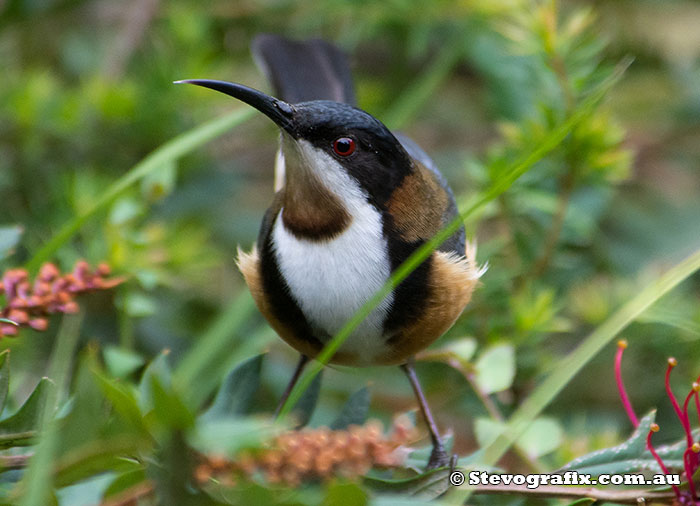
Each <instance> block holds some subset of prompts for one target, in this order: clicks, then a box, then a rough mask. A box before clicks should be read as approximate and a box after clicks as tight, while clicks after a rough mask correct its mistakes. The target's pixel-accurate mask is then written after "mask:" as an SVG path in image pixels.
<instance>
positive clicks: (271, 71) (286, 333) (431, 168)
mask: <svg viewBox="0 0 700 506" xmlns="http://www.w3.org/2000/svg"><path fill="white" fill-rule="evenodd" d="M253 55H254V57H255V58H256V60H257V62H258V63H259V64H260V65H261V66H262V68H263V70H264V71H265V72H266V74H267V75H268V78H269V79H270V81H271V83H272V86H273V88H274V90H275V94H276V95H277V96H278V97H279V98H275V97H272V96H270V95H267V94H265V93H262V92H260V91H258V90H255V89H253V88H249V87H247V86H243V85H241V84H235V83H229V82H224V81H214V80H205V79H193V80H186V81H179V82H186V83H191V84H196V85H199V86H204V87H206V88H211V89H213V90H216V91H220V92H222V93H225V94H227V95H230V96H232V97H234V98H237V99H239V100H241V101H243V102H245V103H247V104H249V105H250V106H252V107H254V108H256V109H257V110H258V111H260V112H262V113H263V114H265V115H266V116H267V117H268V118H270V119H271V120H272V121H274V122H275V124H276V125H277V126H278V127H279V129H280V131H281V147H280V151H279V153H278V157H277V163H276V167H275V172H276V188H275V189H276V193H275V196H274V199H273V202H272V205H271V206H270V207H269V209H268V210H267V212H266V213H265V216H264V218H263V221H262V225H261V227H260V233H259V235H258V240H257V244H256V246H254V247H253V249H252V251H251V252H249V253H243V252H241V251H239V256H238V265H239V267H240V269H241V272H242V273H243V276H244V278H245V281H246V283H247V284H248V287H249V288H250V291H251V293H252V295H253V298H254V300H255V303H256V304H257V306H258V309H259V310H260V312H261V313H262V314H263V315H264V316H265V318H266V319H267V321H268V322H269V323H270V325H271V326H272V327H273V328H274V329H275V331H276V332H277V333H278V334H279V335H280V337H281V338H282V339H284V340H285V341H286V342H287V343H288V344H290V345H291V346H292V347H294V348H295V349H296V350H297V351H299V352H300V353H301V358H300V360H299V363H298V366H297V368H296V371H295V372H294V375H293V377H292V379H291V381H290V383H289V386H288V387H287V389H286V391H285V393H284V394H283V397H282V400H281V401H280V405H279V406H280V407H281V406H282V404H283V403H284V401H285V400H286V398H287V396H288V395H289V393H290V392H291V389H292V388H293V386H294V384H295V383H296V381H297V380H298V378H299V376H300V374H301V372H302V370H303V368H304V366H305V365H306V364H307V363H308V361H309V359H310V358H313V357H315V356H316V355H317V354H318V353H319V352H320V350H321V349H322V348H323V346H324V345H325V344H326V343H327V342H328V341H329V340H330V339H331V338H332V337H333V336H334V335H335V334H336V333H337V332H338V331H339V330H340V329H341V328H342V327H343V326H344V325H345V324H346V323H347V321H348V320H349V319H350V318H351V317H352V316H353V314H354V313H355V312H356V311H357V310H358V309H359V308H360V307H361V306H362V305H363V304H365V302H367V300H368V299H369V298H371V297H372V295H374V294H375V292H377V291H378V290H379V289H380V287H382V285H384V283H385V282H386V281H387V280H388V278H389V276H390V274H391V273H392V271H393V270H394V269H396V268H397V267H398V266H399V265H400V264H401V263H402V262H403V261H404V260H406V259H407V258H408V256H409V255H411V253H413V252H414V251H415V250H416V248H418V247H419V246H421V245H422V244H423V243H424V242H425V241H427V240H428V239H430V238H431V237H432V236H433V235H435V233H436V232H438V230H440V229H441V228H442V227H444V226H445V225H446V224H447V223H449V222H450V221H452V220H453V219H454V218H455V217H456V216H457V214H458V212H457V206H456V203H455V199H454V195H453V193H452V190H451V189H450V187H449V185H448V184H447V182H446V180H445V178H444V177H443V176H442V174H440V172H439V171H438V169H437V168H436V167H435V165H434V163H433V162H432V160H431V159H430V158H429V157H428V155H426V153H425V152H424V151H423V150H422V149H421V148H420V147H419V146H418V145H417V144H416V143H414V142H413V141H411V140H410V139H408V138H407V137H405V136H403V135H401V134H397V133H392V132H391V131H390V130H389V129H388V128H387V127H386V126H384V124H382V123H381V122H380V121H379V120H377V119H376V118H374V117H373V116H371V115H370V114H368V113H367V112H365V111H363V110H361V109H358V108H357V107H355V106H354V105H353V104H354V103H355V97H354V90H353V84H352V79H351V75H350V70H349V65H348V62H347V59H346V57H345V54H344V53H343V52H342V51H340V50H339V49H338V48H336V47H335V46H333V45H331V44H329V43H327V42H324V41H321V40H310V41H302V42H298V41H291V40H288V39H284V38H282V37H278V36H274V35H259V36H257V37H256V38H255V40H254V41H253ZM475 253H476V251H475V248H474V247H473V246H471V245H470V244H469V243H467V242H466V240H465V232H464V227H462V228H460V229H459V230H458V231H457V232H455V233H454V234H453V235H452V236H451V237H449V238H448V239H447V240H446V241H445V242H444V243H443V244H442V245H441V246H440V247H439V248H438V249H437V250H435V251H434V252H433V253H432V255H431V256H430V257H429V258H428V259H427V260H426V261H424V262H423V263H422V264H421V265H420V266H419V267H418V268H417V269H416V270H414V271H413V272H412V273H411V274H410V275H409V276H408V278H406V279H405V280H404V281H403V282H402V283H401V284H400V285H398V286H397V287H396V288H395V289H394V290H393V291H392V292H391V293H390V294H389V295H388V296H387V297H386V298H385V299H384V300H383V301H382V302H381V303H380V304H379V305H378V306H377V307H376V308H375V309H374V310H373V311H372V312H371V313H370V314H369V316H368V317H367V318H366V319H365V320H364V321H363V322H362V323H361V324H360V325H359V326H358V327H357V328H356V329H355V331H354V332H353V333H352V334H351V335H350V336H349V338H348V339H347V340H346V341H345V342H344V343H343V344H342V346H341V347H340V349H339V350H338V351H337V353H336V354H335V355H334V356H333V358H332V360H331V362H332V363H337V364H344V365H351V366H369V365H380V364H381V365H392V364H393V365H399V366H400V367H401V368H402V369H403V370H404V372H405V373H406V374H407V376H408V379H409V380H410V382H411V386H412V387H413V390H414V392H415V394H416V397H417V400H418V403H419V405H420V409H421V412H422V413H423V416H424V417H425V420H426V423H427V426H428V429H429V430H430V435H431V439H432V443H433V451H432V453H431V456H430V460H429V462H428V468H435V467H440V466H444V465H447V464H448V463H449V461H450V458H449V456H448V455H447V453H446V451H445V448H444V445H443V442H442V439H441V437H440V434H439V432H438V429H437V426H436V424H435V421H434V420H433V416H432V414H431V412H430V409H429V407H428V404H427V402H426V400H425V397H424V395H423V393H422V391H421V388H420V385H419V383H418V379H417V377H416V374H415V371H414V365H413V357H414V355H415V354H416V353H417V352H419V351H420V350H422V349H424V348H425V347H427V346H428V345H429V344H431V343H432V342H433V341H435V340H436V339H437V338H438V337H440V336H441V335H442V334H444V333H445V332H446V331H447V330H448V329H449V328H450V327H451V326H452V325H453V323H454V322H455V320H456V319H457V317H458V316H459V315H460V314H461V313H462V310H463V309H464V307H465V306H466V305H467V303H468V302H469V299H470V298H471V295H472V291H473V290H474V287H475V286H476V284H477V281H478V279H479V276H480V275H481V272H482V270H481V269H479V267H477V265H476V260H475ZM278 410H279V407H278Z"/></svg>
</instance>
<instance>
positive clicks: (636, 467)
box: [561, 411, 685, 476]
mask: <svg viewBox="0 0 700 506" xmlns="http://www.w3.org/2000/svg"><path fill="white" fill-rule="evenodd" d="M655 417H656V411H652V412H651V413H649V414H648V415H646V416H645V417H644V418H642V419H641V420H640V422H639V426H638V427H637V428H636V429H635V431H634V433H633V434H632V436H630V438H629V439H628V440H627V441H625V442H623V443H621V444H619V445H617V446H613V447H612V448H604V449H602V450H597V451H595V452H593V453H589V454H588V455H584V456H582V457H579V458H577V459H575V460H572V461H571V462H569V463H568V464H566V465H565V466H564V467H562V468H561V471H569V470H572V471H578V472H579V473H589V474H592V475H594V476H598V475H600V474H604V473H611V474H614V473H629V472H632V471H643V470H651V471H654V472H661V471H660V469H659V466H658V464H657V463H656V460H655V459H654V457H653V455H652V454H651V453H650V452H649V450H647V446H646V439H647V434H649V430H650V427H651V424H652V423H654V418H655ZM676 446H678V445H673V446H671V447H666V448H664V449H663V451H662V449H661V448H657V451H658V453H659V455H660V456H661V457H662V458H663V460H664V463H665V464H666V465H667V466H668V467H669V468H677V467H678V466H680V467H681V468H682V467H683V451H684V450H685V447H683V448H677V449H676V450H675V452H674V450H673V448H675V447H676ZM674 453H676V455H674Z"/></svg>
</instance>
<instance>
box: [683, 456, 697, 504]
mask: <svg viewBox="0 0 700 506" xmlns="http://www.w3.org/2000/svg"><path fill="white" fill-rule="evenodd" d="M696 448H697V450H699V451H700V445H698V444H697V443H695V444H693V446H691V447H690V448H687V449H686V450H685V451H684V452H683V469H684V470H685V477H686V479H687V480H688V490H689V491H690V498H691V499H692V500H693V504H697V502H696V501H695V498H696V495H695V483H693V474H695V467H696V466H694V465H693V462H692V461H693V460H694V461H696V462H697V452H696V451H695V449H696Z"/></svg>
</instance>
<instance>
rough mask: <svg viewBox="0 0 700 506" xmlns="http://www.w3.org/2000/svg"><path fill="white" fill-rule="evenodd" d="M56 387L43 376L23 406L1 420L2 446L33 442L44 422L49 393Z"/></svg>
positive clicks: (7, 446) (0, 439)
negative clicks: (43, 417)
mask: <svg viewBox="0 0 700 506" xmlns="http://www.w3.org/2000/svg"><path fill="white" fill-rule="evenodd" d="M55 388H56V385H54V383H53V381H51V380H50V379H48V378H42V379H41V380H40V381H39V384H38V385H37V386H36V388H35V389H34V391H33V392H32V393H31V395H30V396H29V398H28V399H27V400H26V401H25V403H24V404H23V405H22V407H21V408H19V409H18V410H17V412H16V413H15V414H14V415H12V416H10V417H8V418H5V419H4V420H2V421H0V448H3V449H4V448H11V447H13V446H27V445H30V444H32V442H33V439H34V437H35V436H36V435H37V430H38V428H39V425H40V424H41V422H42V416H43V413H44V408H45V407H46V406H47V401H48V400H49V394H50V392H51V390H54V389H55Z"/></svg>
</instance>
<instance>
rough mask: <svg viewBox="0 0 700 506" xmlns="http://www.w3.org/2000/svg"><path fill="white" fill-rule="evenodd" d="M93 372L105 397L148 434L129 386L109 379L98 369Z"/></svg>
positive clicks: (123, 415) (132, 423) (116, 409)
mask: <svg viewBox="0 0 700 506" xmlns="http://www.w3.org/2000/svg"><path fill="white" fill-rule="evenodd" d="M93 374H95V376H96V378H97V380H98V384H99V386H100V389H101V390H102V393H103V394H104V396H105V398H106V399H107V400H108V401H109V402H110V404H112V407H113V408H114V410H115V411H116V412H117V413H118V414H119V415H120V416H121V418H122V419H123V420H125V421H127V422H129V424H130V425H131V426H132V427H135V428H137V429H138V430H139V431H140V432H143V433H144V434H146V433H147V430H146V426H145V423H144V419H143V415H142V414H141V409H140V408H139V402H138V400H137V399H136V395H135V393H134V392H133V391H132V390H131V389H130V388H129V387H128V386H126V385H124V384H121V383H118V382H117V381H115V380H112V379H109V378H107V377H105V376H103V375H102V374H100V373H99V372H97V371H93Z"/></svg>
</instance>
